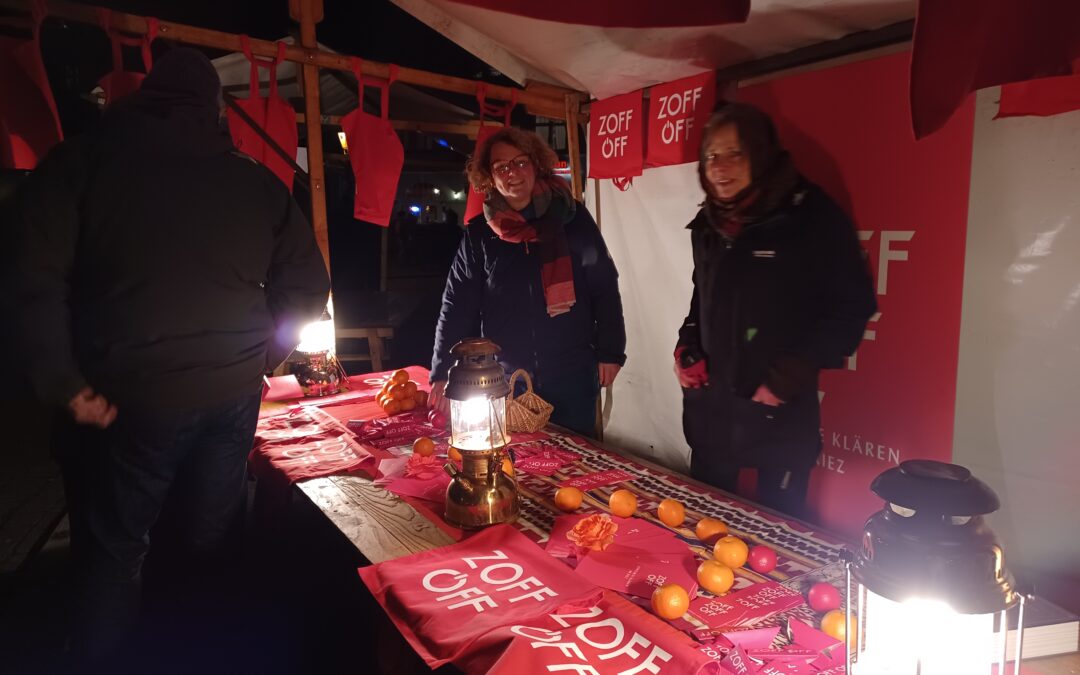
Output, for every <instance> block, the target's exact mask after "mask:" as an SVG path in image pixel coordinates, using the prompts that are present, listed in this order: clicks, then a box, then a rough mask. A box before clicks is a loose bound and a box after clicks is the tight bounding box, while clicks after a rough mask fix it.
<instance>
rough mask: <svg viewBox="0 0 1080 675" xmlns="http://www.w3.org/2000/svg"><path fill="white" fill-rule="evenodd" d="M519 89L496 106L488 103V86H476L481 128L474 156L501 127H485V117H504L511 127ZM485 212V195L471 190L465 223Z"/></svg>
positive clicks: (504, 122) (482, 84) (505, 123)
mask: <svg viewBox="0 0 1080 675" xmlns="http://www.w3.org/2000/svg"><path fill="white" fill-rule="evenodd" d="M517 96H518V92H517V89H515V90H514V92H513V93H512V94H511V95H510V100H509V101H508V102H507V103H505V104H503V105H494V104H491V103H488V102H487V84H485V83H483V82H481V83H480V84H478V85H476V102H477V103H479V104H480V128H479V129H477V131H476V147H475V148H474V149H473V154H475V153H476V150H477V149H478V148H479V147H480V144H481V143H483V142H484V140H485V139H487V137H488V136H490V135H492V134H493V133H495V132H496V131H498V130H499V127H492V126H484V118H485V117H498V116H500V115H501V116H502V118H503V124H504V125H506V126H510V113H511V111H513V109H514V106H515V105H517ZM483 212H484V195H483V193H481V192H477V191H476V190H474V189H472V188H469V197H468V199H466V201H465V222H466V223H468V222H469V221H470V220H472V219H473V218H475V217H476V216H479V215H480V214H482V213H483Z"/></svg>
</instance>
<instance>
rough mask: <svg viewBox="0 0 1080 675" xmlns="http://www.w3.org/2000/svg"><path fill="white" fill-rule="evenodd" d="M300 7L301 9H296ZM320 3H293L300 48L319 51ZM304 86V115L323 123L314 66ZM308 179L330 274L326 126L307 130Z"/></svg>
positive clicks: (306, 71) (307, 66) (305, 70)
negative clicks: (316, 34)
mask: <svg viewBox="0 0 1080 675" xmlns="http://www.w3.org/2000/svg"><path fill="white" fill-rule="evenodd" d="M297 2H298V3H299V7H298V8H297V7H295V5H296V4H297ZM316 2H317V0H292V1H291V2H290V4H289V9H290V11H291V10H293V9H299V10H300V11H299V14H300V44H301V45H303V46H304V48H305V49H316V48H317V47H318V44H319V43H318V42H317V41H316V39H315V23H316V22H317V21H318V20H319V19H321V18H322V3H321V2H318V3H317V5H318V6H316ZM301 77H302V79H303V81H304V82H303V85H304V114H305V115H307V116H308V117H309V118H311V119H319V68H318V66H316V65H314V64H311V63H306V62H305V63H304V64H303V66H301ZM307 152H308V176H309V177H310V179H311V226H312V228H313V229H314V230H315V242H316V243H317V244H318V245H319V250H320V251H321V252H322V255H323V261H324V262H325V263H326V270H327V271H328V272H329V271H330V224H329V221H328V220H327V218H326V189H325V184H326V169H325V167H324V165H323V144H322V125H312V126H310V127H307Z"/></svg>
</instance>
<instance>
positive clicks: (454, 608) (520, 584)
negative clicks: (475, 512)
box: [359, 525, 600, 672]
mask: <svg viewBox="0 0 1080 675" xmlns="http://www.w3.org/2000/svg"><path fill="white" fill-rule="evenodd" d="M359 572H360V578H361V579H363V581H364V584H366V585H367V587H368V588H369V589H370V590H371V592H372V594H374V596H375V599H376V600H378V602H379V604H380V605H382V608H383V609H384V610H386V613H387V614H388V615H389V616H390V620H391V621H393V622H394V625H395V626H397V628H398V630H399V631H400V632H401V634H402V635H403V636H405V639H406V640H408V642H409V644H410V645H412V648H413V649H415V650H416V653H417V654H419V655H420V656H421V657H422V658H423V659H424V661H425V662H426V663H427V664H428V665H429V666H430V667H432V668H437V667H438V666H441V665H443V664H445V663H449V662H454V663H457V664H459V665H461V664H463V663H467V662H468V661H469V659H471V658H473V657H474V650H475V648H476V647H474V645H475V643H477V641H478V640H480V639H481V638H485V637H486V638H487V639H486V640H485V642H484V643H483V648H485V649H491V648H492V647H493V645H492V644H491V639H490V638H491V635H490V634H491V633H492V632H493V631H495V630H497V629H500V628H508V627H510V626H514V625H534V624H536V623H537V622H540V623H543V622H544V621H545V620H546V619H545V617H547V615H549V614H551V613H554V612H558V611H560V608H566V607H576V608H583V607H591V606H592V605H593V604H594V603H595V601H596V599H597V598H598V597H599V595H600V593H599V590H598V589H597V588H596V587H595V586H593V585H591V584H589V583H587V582H586V581H584V580H583V579H580V578H579V577H577V575H575V574H574V572H573V571H572V570H571V569H570V568H568V567H567V566H566V565H564V564H562V563H561V562H559V561H557V560H555V559H554V558H552V557H551V556H549V555H547V554H546V553H544V551H543V550H542V549H541V548H540V547H539V546H537V545H536V544H534V543H533V542H531V541H529V539H528V538H526V537H525V535H523V534H521V533H520V532H518V531H517V530H516V529H514V528H513V527H511V526H509V525H496V526H494V527H490V528H487V529H486V530H483V531H482V532H480V533H478V534H475V535H473V536H471V537H469V538H468V539H466V540H465V541H463V542H460V543H458V544H453V545H451V546H444V547H442V548H438V549H434V550H431V551H424V552H423V553H417V554H415V555H410V556H406V557H404V558H398V559H396V560H389V561H387V562H383V563H379V564H377V565H372V566H369V567H362V568H360V570H359ZM502 634H503V635H505V636H507V637H509V636H510V634H509V632H508V631H503V632H502ZM500 644H502V643H500ZM467 670H472V668H468V669H467ZM477 672H482V671H477Z"/></svg>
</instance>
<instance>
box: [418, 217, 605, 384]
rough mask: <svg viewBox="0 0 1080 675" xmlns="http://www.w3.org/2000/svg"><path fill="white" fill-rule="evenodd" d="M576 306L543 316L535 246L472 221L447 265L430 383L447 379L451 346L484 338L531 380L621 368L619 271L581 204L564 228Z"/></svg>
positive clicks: (480, 219) (511, 367)
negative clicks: (614, 366)
mask: <svg viewBox="0 0 1080 675" xmlns="http://www.w3.org/2000/svg"><path fill="white" fill-rule="evenodd" d="M566 239H567V243H568V244H569V246H570V258H571V263H572V265H573V270H574V293H575V294H576V296H577V301H576V304H575V305H574V306H573V307H572V308H571V309H570V311H569V312H566V313H565V314H561V315H559V316H556V317H551V316H548V313H547V306H546V304H545V302H544V288H543V285H542V284H541V282H540V268H541V262H540V256H539V254H538V253H537V251H536V248H535V247H534V248H533V249H532V250H531V251H530V249H529V247H528V246H527V245H525V244H511V243H508V242H505V241H502V240H501V239H499V238H498V237H497V236H496V235H495V233H494V232H492V230H491V228H490V227H488V225H487V223H485V222H484V219H483V216H479V217H477V218H474V219H473V220H472V221H470V223H469V226H468V229H467V230H466V232H465V236H464V237H463V238H462V240H461V246H460V247H459V248H458V253H457V257H455V259H454V263H453V265H452V266H451V267H450V274H449V276H448V277H447V280H446V290H445V292H444V293H443V306H442V312H441V314H440V315H439V323H438V327H437V329H436V333H435V350H434V356H433V358H432V364H431V380H432V382H438V381H440V380H445V379H446V374H447V371H448V370H449V368H450V366H451V365H452V361H451V359H450V348H451V347H453V346H454V345H455V344H456V343H457V342H458V341H459V340H462V339H464V338H466V337H470V336H477V335H482V336H483V337H487V338H491V339H492V340H494V341H495V343H496V344H498V345H499V346H500V347H501V348H502V352H501V353H500V355H499V360H500V361H502V362H503V365H504V367H505V368H506V369H507V371H508V372H510V371H512V370H514V369H516V368H524V369H525V370H527V371H528V372H529V373H530V374H532V375H533V377H534V378H536V379H538V380H540V381H543V380H544V379H545V378H547V377H552V378H555V377H560V376H564V375H566V374H569V373H575V372H584V371H586V370H587V369H592V370H593V371H595V369H596V364H597V363H598V362H601V363H617V364H619V365H620V366H621V365H623V364H624V363H625V362H626V353H625V351H626V329H625V327H624V324H623V313H622V299H621V297H620V295H619V273H618V272H617V271H616V269H615V263H614V262H613V261H612V259H611V256H610V255H609V254H608V250H607V246H605V245H604V239H603V238H602V237H601V236H600V230H599V229H598V228H597V227H596V223H595V222H594V221H593V219H592V216H590V215H589V212H588V210H586V209H585V206H584V205H582V204H580V203H579V204H578V205H577V208H576V210H575V212H574V217H573V219H571V220H570V222H568V223H567V224H566Z"/></svg>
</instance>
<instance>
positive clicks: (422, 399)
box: [413, 389, 427, 408]
mask: <svg viewBox="0 0 1080 675" xmlns="http://www.w3.org/2000/svg"><path fill="white" fill-rule="evenodd" d="M413 400H415V401H416V405H418V406H420V407H421V408H423V407H424V406H426V405H427V392H426V391H421V390H419V389H417V390H416V394H415V395H414V396H413Z"/></svg>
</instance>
